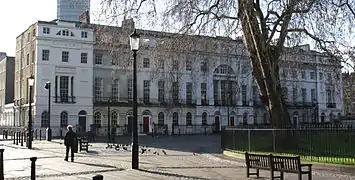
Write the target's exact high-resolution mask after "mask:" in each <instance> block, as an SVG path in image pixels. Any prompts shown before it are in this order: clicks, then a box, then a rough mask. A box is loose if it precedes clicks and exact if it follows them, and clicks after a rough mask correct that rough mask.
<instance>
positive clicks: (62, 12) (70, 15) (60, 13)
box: [57, 0, 90, 21]
mask: <svg viewBox="0 0 355 180" xmlns="http://www.w3.org/2000/svg"><path fill="white" fill-rule="evenodd" d="M85 11H90V0H57V19H60V20H66V21H78V16H79V15H81V14H82V13H84V12H85Z"/></svg>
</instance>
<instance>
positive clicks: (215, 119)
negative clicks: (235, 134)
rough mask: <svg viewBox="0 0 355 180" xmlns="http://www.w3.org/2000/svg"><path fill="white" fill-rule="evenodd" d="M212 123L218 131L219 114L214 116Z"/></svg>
mask: <svg viewBox="0 0 355 180" xmlns="http://www.w3.org/2000/svg"><path fill="white" fill-rule="evenodd" d="M214 125H215V131H216V132H219V126H220V122H219V116H215V117H214Z"/></svg>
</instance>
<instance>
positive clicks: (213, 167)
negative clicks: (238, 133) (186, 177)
mask: <svg viewBox="0 0 355 180" xmlns="http://www.w3.org/2000/svg"><path fill="white" fill-rule="evenodd" d="M154 168H160V169H205V168H206V169H218V168H220V169H222V168H232V169H234V168H240V167H237V166H157V167H154ZM146 169H150V168H146Z"/></svg>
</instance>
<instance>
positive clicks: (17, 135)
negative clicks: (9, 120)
mask: <svg viewBox="0 0 355 180" xmlns="http://www.w3.org/2000/svg"><path fill="white" fill-rule="evenodd" d="M18 142H19V133H18V132H16V145H18Z"/></svg>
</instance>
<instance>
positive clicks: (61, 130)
mask: <svg viewBox="0 0 355 180" xmlns="http://www.w3.org/2000/svg"><path fill="white" fill-rule="evenodd" d="M59 136H60V139H63V129H60V130H59Z"/></svg>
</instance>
